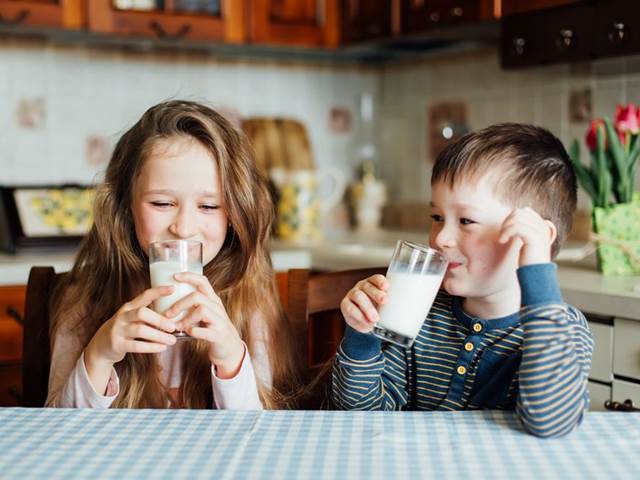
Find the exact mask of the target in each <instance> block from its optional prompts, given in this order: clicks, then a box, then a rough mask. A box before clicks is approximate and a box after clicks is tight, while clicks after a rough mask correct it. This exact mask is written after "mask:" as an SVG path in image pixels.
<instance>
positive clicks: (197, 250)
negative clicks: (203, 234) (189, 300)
mask: <svg viewBox="0 0 640 480" xmlns="http://www.w3.org/2000/svg"><path fill="white" fill-rule="evenodd" d="M182 272H193V273H199V274H202V243H201V242H198V241H195V240H163V241H161V242H154V243H152V244H151V245H150V246H149V274H150V276H151V286H152V287H159V286H161V285H173V286H174V287H175V288H174V291H173V293H172V294H171V295H167V296H165V297H160V298H159V299H157V300H156V301H154V302H153V309H154V310H155V311H156V312H158V313H164V312H165V311H167V309H168V308H169V307H171V305H173V304H174V303H176V302H177V301H178V300H180V299H181V298H182V297H185V296H187V295H189V294H190V293H192V292H194V291H195V288H194V287H193V286H192V285H190V284H188V283H182V282H178V281H177V280H176V279H175V278H173V275H174V274H176V273H182ZM184 314H185V312H184V311H182V312H180V313H179V314H178V315H176V316H175V317H174V320H176V321H177V320H180V319H181V318H182V317H183V316H184ZM173 334H174V335H175V336H176V337H178V338H191V337H190V336H189V335H187V334H186V333H185V332H178V331H175V332H174V333H173Z"/></svg>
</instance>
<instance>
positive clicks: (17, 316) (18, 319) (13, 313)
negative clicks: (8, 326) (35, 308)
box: [7, 307, 24, 325]
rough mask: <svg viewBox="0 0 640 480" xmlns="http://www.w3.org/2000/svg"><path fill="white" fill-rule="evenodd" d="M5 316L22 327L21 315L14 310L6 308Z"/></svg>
mask: <svg viewBox="0 0 640 480" xmlns="http://www.w3.org/2000/svg"><path fill="white" fill-rule="evenodd" d="M7 315H9V316H10V317H11V318H13V319H14V320H15V321H16V322H18V323H19V324H20V325H24V319H23V318H22V315H20V312H19V311H18V310H16V309H15V308H13V307H7Z"/></svg>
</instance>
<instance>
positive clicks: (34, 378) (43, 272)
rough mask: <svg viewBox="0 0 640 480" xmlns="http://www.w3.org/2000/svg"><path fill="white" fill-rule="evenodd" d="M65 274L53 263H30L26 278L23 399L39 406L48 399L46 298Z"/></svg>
mask: <svg viewBox="0 0 640 480" xmlns="http://www.w3.org/2000/svg"><path fill="white" fill-rule="evenodd" d="M64 275H66V274H65V273H58V274H56V273H55V270H54V269H53V267H32V268H31V272H30V273H29V280H28V282H27V294H26V299H25V306H24V333H23V339H22V403H23V405H24V406H25V407H42V406H44V402H45V401H46V399H47V388H48V382H49V369H50V366H51V352H50V342H49V302H50V297H51V292H52V291H53V288H54V287H55V285H56V284H57V283H58V282H59V281H60V280H61V278H62V277H63V276H64Z"/></svg>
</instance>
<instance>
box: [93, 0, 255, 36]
mask: <svg viewBox="0 0 640 480" xmlns="http://www.w3.org/2000/svg"><path fill="white" fill-rule="evenodd" d="M117 3H118V2H114V1H113V0H91V1H90V2H87V7H88V23H89V29H90V30H92V31H94V32H99V33H107V34H116V35H132V36H146V37H157V38H162V39H174V40H180V39H188V40H201V41H202V40H219V41H224V42H231V43H241V42H244V41H246V39H247V32H246V28H245V23H246V15H247V10H246V4H245V2H244V1H238V0H223V1H222V2H220V3H219V4H218V5H219V6H218V8H217V9H215V10H213V11H187V10H185V9H180V8H179V6H180V4H179V3H178V2H177V1H176V0H165V1H163V2H155V3H156V4H157V7H156V8H155V9H152V10H144V11H143V10H134V9H119V8H116V6H115V5H117Z"/></svg>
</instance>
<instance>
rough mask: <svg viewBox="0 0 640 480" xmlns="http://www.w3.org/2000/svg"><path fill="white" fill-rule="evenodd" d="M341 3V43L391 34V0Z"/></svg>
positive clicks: (354, 0)
mask: <svg viewBox="0 0 640 480" xmlns="http://www.w3.org/2000/svg"><path fill="white" fill-rule="evenodd" d="M341 3H342V5H341V7H342V8H341V12H340V13H341V18H340V31H341V39H340V43H341V44H348V43H354V42H361V41H365V40H372V39H375V38H381V37H389V36H391V8H392V5H391V4H392V1H391V0H345V1H343V2H341Z"/></svg>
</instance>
